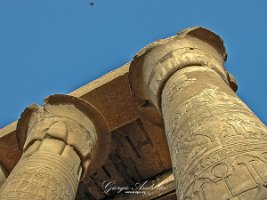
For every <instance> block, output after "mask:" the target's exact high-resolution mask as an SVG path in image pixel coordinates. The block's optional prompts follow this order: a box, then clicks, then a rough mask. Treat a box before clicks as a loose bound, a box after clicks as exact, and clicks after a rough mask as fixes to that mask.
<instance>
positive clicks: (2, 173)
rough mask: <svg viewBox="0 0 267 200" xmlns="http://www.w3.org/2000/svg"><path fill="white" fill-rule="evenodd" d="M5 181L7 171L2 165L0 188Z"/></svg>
mask: <svg viewBox="0 0 267 200" xmlns="http://www.w3.org/2000/svg"><path fill="white" fill-rule="evenodd" d="M5 180H6V170H5V169H4V167H3V166H2V164H1V163H0V187H1V185H2V184H3V183H4V182H5Z"/></svg>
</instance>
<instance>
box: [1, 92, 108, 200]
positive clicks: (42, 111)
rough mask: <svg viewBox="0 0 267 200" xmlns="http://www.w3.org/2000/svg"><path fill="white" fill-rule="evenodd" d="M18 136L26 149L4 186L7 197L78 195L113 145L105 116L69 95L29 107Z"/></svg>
mask: <svg viewBox="0 0 267 200" xmlns="http://www.w3.org/2000/svg"><path fill="white" fill-rule="evenodd" d="M17 139H18V144H19V146H20V147H21V148H23V154H22V157H21V159H20V161H19V162H18V164H17V165H16V166H15V168H14V169H13V171H12V172H11V174H10V175H9V176H8V178H7V180H6V181H5V183H4V184H3V185H2V187H1V190H0V199H1V200H5V199H9V200H10V199H14V200H15V199H16V200H17V199H21V200H24V199H25V200H30V199H31V200H32V199H36V200H59V199H60V200H61V199H62V200H73V199H74V198H75V195H76V192H77V188H78V183H79V181H80V180H81V179H83V178H84V177H85V176H87V175H88V174H89V173H90V171H92V170H94V169H95V168H96V167H98V166H99V165H101V164H102V163H103V161H104V160H105V158H106V157H107V156H108V152H109V147H110V135H109V134H108V127H107V125H106V122H105V119H104V118H103V117H102V115H101V114H100V113H99V112H98V111H97V110H96V109H95V108H94V107H93V106H92V105H91V104H89V103H87V102H85V101H83V100H81V99H78V98H75V97H72V96H67V95H53V96H50V97H49V98H47V99H46V101H45V104H44V106H43V107H38V106H36V105H34V106H31V107H29V108H27V109H26V110H25V111H24V113H23V114H22V115H21V118H20V120H19V122H18V126H17Z"/></svg>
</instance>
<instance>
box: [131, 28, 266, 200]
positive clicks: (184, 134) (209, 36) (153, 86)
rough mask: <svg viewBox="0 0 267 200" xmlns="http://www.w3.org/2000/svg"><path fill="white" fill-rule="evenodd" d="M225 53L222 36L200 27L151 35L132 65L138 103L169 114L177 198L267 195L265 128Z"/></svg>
mask: <svg viewBox="0 0 267 200" xmlns="http://www.w3.org/2000/svg"><path fill="white" fill-rule="evenodd" d="M225 59H226V51H225V48H224V45H223V42H222V40H221V39H220V38H219V37H218V36H217V35H215V34H214V33H212V32H210V31H209V30H206V29H203V28H199V27H197V28H192V29H186V30H185V31H183V32H182V33H180V34H178V36H174V37H171V38H167V39H164V40H159V41H157V42H155V43H152V44H151V45H149V46H148V47H146V48H145V49H144V50H142V51H141V52H140V53H138V54H137V56H136V57H135V59H134V61H133V62H132V64H131V67H130V74H129V75H130V77H129V78H130V84H131V89H132V91H133V93H134V95H135V97H136V99H137V102H138V103H139V105H142V102H150V103H151V104H153V105H154V106H155V107H156V108H157V110H158V111H159V113H161V114H162V116H163V120H164V126H165V132H166V137H167V141H168V145H169V149H170V154H171V159H172V166H173V171H174V175H175V182H176V193H177V198H178V199H179V200H227V199H232V200H238V199H240V200H241V199H242V200H251V199H253V200H264V199H267V162H266V155H267V154H266V152H267V130H266V127H265V125H264V124H263V123H262V122H261V121H260V120H259V119H258V118H257V117H256V116H255V115H254V113H253V112H252V111H251V110H250V109H249V108H248V107H247V106H246V105H245V104H244V103H243V102H242V101H241V100H240V99H239V98H238V97H237V96H236V94H235V93H234V91H235V90H236V89H237V85H236V82H235V80H234V79H233V77H232V76H231V77H230V75H229V73H228V72H227V71H226V70H225V69H224V67H223V63H224V61H225ZM229 77H230V78H229ZM229 86H230V87H232V88H230V87H229Z"/></svg>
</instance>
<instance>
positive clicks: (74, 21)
mask: <svg viewBox="0 0 267 200" xmlns="http://www.w3.org/2000/svg"><path fill="white" fill-rule="evenodd" d="M92 2H93V3H94V5H93V6H92V5H90V3H92ZM266 10H267V1H266V0H219V1H215V0H183V1H181V0H90V1H88V0H0V92H1V93H0V94H1V96H0V127H3V126H5V125H7V124H9V123H10V122H12V121H14V120H16V119H17V118H18V117H19V115H20V113H21V112H22V111H23V110H24V108H25V107H26V106H28V105H29V104H31V103H38V104H42V100H43V99H44V98H45V97H46V96H48V95H50V94H53V93H68V92H70V91H72V90H74V89H76V88H78V87H80V86H82V85H84V84H86V83H87V82H90V81H92V80H94V79H96V78H98V77H99V76H101V75H103V74H105V73H107V72H109V71H111V70H112V69H115V68H117V67H119V66H120V65H122V64H124V63H126V62H128V61H129V60H131V59H132V57H133V56H134V55H135V53H136V52H137V51H139V50H140V49H141V48H143V47H144V46H145V45H147V44H148V43H150V42H152V41H154V40H157V39H159V38H163V37H168V36H170V35H173V34H175V33H176V32H177V31H179V30H181V29H183V28H186V27H190V26H204V27H206V28H209V29H212V30H213V31H215V32H216V33H218V34H219V35H220V36H221V37H222V38H223V39H224V41H225V45H226V48H227V51H228V61H227V63H226V67H227V69H228V70H229V71H230V72H231V73H232V74H234V75H235V77H236V79H237V80H238V82H239V91H238V94H239V96H240V97H241V98H242V99H243V100H244V101H245V102H246V103H247V104H248V105H249V107H250V108H251V109H252V110H253V111H254V112H255V113H256V114H257V115H258V116H259V118H261V120H263V121H264V122H265V124H266V122H267V112H266V111H267V106H266V102H267V94H266V91H267V84H266V83H267V81H266V79H267V76H266V74H267V73H266V72H267V64H266V61H265V59H266V58H267V39H266V36H267V12H266Z"/></svg>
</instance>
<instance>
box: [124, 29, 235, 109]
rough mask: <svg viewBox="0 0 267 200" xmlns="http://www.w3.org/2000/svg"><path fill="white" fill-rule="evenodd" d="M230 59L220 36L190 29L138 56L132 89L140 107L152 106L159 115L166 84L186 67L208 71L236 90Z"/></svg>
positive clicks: (152, 45)
mask: <svg viewBox="0 0 267 200" xmlns="http://www.w3.org/2000/svg"><path fill="white" fill-rule="evenodd" d="M226 59H227V53H226V50H225V46H224V43H223V40H222V39H221V38H220V37H219V36H218V35H216V34H215V33H213V32H211V31H210V30H208V29H205V28H202V27H193V28H188V29H185V30H183V31H181V32H179V33H177V34H176V35H175V36H171V37H169V38H166V39H161V40H158V41H156V42H153V43H151V44H149V45H148V46H146V47H145V48H143V49H142V50H141V51H140V52H139V53H137V55H136V56H135V57H134V59H133V61H132V63H131V66H130V70H129V71H130V72H129V79H130V85H131V89H132V91H133V93H134V95H135V96H136V98H137V100H138V101H139V102H138V103H139V104H141V105H142V104H144V103H142V102H149V103H151V104H153V105H154V106H155V107H156V108H157V110H158V111H159V112H161V109H160V105H161V103H160V102H161V98H160V96H161V92H162V89H163V86H164V84H165V83H166V81H167V80H168V79H169V78H170V77H171V75H172V74H174V73H175V72H176V71H178V70H180V69H182V68H185V67H190V66H199V67H208V68H210V69H212V70H214V71H215V72H216V73H217V74H218V75H220V76H221V78H222V79H223V80H224V81H225V82H226V83H227V84H228V85H230V86H232V87H233V89H236V88H237V85H236V82H233V83H232V80H234V79H233V78H232V79H230V75H229V73H228V72H227V71H226V69H225V68H224V66H223V64H224V62H225V61H226ZM231 77H232V76H231Z"/></svg>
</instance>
